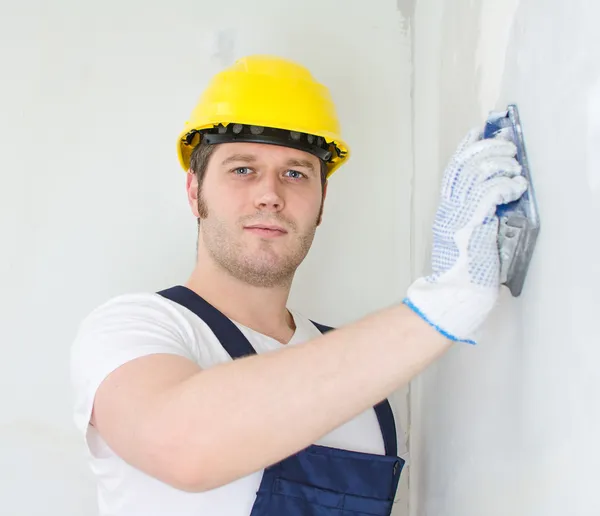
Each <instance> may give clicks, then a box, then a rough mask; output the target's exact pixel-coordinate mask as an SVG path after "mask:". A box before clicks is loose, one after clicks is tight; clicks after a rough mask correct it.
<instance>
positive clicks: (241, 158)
mask: <svg viewBox="0 0 600 516" xmlns="http://www.w3.org/2000/svg"><path fill="white" fill-rule="evenodd" d="M255 161H256V156H254V155H253V154H232V155H231V156H229V157H228V158H225V159H224V160H223V163H221V165H228V164H229V163H233V162H243V163H254V162H255Z"/></svg>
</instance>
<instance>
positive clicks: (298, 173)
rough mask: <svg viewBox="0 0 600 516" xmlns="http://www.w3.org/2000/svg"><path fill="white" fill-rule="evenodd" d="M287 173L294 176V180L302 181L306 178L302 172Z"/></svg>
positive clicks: (289, 171) (292, 171)
mask: <svg viewBox="0 0 600 516" xmlns="http://www.w3.org/2000/svg"><path fill="white" fill-rule="evenodd" d="M287 173H288V174H290V173H291V174H294V175H293V176H292V178H293V179H302V178H303V177H306V176H305V175H304V174H303V173H302V172H298V171H297V170H288V171H287Z"/></svg>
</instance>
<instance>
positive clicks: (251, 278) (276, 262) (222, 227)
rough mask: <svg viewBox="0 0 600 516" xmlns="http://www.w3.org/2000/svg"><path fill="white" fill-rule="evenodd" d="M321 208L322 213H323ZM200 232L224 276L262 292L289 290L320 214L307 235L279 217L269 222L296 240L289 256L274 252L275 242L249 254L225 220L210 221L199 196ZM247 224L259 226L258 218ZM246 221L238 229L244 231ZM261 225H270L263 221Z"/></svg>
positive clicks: (253, 218)
mask: <svg viewBox="0 0 600 516" xmlns="http://www.w3.org/2000/svg"><path fill="white" fill-rule="evenodd" d="M322 208H323V207H322V206H321V211H322ZM198 213H199V215H200V218H199V219H198V224H199V231H200V232H201V234H202V240H203V242H204V246H205V247H206V249H207V251H208V253H209V255H210V256H211V258H212V259H213V260H214V262H215V263H216V264H217V265H218V266H219V267H220V268H221V269H223V270H224V271H225V272H227V273H228V274H229V275H231V276H232V277H234V278H236V279H237V280H239V281H242V282H244V283H246V284H248V285H251V286H254V287H261V288H273V287H289V286H290V285H291V283H292V280H293V278H294V275H295V273H296V270H297V269H298V267H299V266H300V264H301V263H302V261H303V260H304V258H305V257H306V255H307V254H308V251H309V250H310V247H311V245H312V242H313V240H314V236H315V232H316V229H317V226H318V221H319V220H320V218H321V212H319V216H318V218H317V220H315V223H314V224H313V225H312V226H311V227H310V228H309V229H308V230H306V231H305V232H304V233H299V232H298V229H297V225H296V224H295V223H294V222H293V221H290V220H288V219H284V218H283V217H281V216H280V215H272V216H270V217H269V220H268V222H270V223H279V224H281V225H284V226H285V227H286V228H287V230H288V232H289V233H288V235H287V236H286V237H284V238H286V239H288V240H290V239H289V236H292V237H294V238H293V241H292V242H290V243H289V245H288V246H287V247H286V249H287V252H284V254H279V253H277V252H276V251H275V249H274V244H275V242H274V241H272V240H270V239H264V240H261V241H260V245H259V249H258V251H257V250H249V249H248V248H246V246H245V243H244V242H243V241H242V239H241V238H237V237H236V235H234V234H233V231H234V230H232V228H229V227H227V224H225V223H224V222H223V221H222V220H220V219H218V218H217V217H215V216H211V217H209V210H208V206H207V205H206V201H205V200H204V199H203V198H202V195H201V194H199V195H198ZM246 218H247V219H248V220H247V221H246V222H248V223H249V222H250V221H252V222H256V219H257V217H256V216H255V215H252V216H249V217H245V218H244V219H246ZM244 219H242V220H240V225H239V227H243V225H244V222H245V221H244ZM261 221H262V222H267V221H266V220H265V219H264V218H262V219H261Z"/></svg>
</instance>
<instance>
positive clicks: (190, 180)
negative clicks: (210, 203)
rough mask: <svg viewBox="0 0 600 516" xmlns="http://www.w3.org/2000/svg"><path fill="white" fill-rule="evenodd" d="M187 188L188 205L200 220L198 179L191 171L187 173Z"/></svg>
mask: <svg viewBox="0 0 600 516" xmlns="http://www.w3.org/2000/svg"><path fill="white" fill-rule="evenodd" d="M185 187H186V190H187V198H188V203H189V205H190V208H191V209H192V213H193V214H194V216H195V217H196V218H200V215H199V213H198V178H197V177H196V174H194V173H193V172H192V171H191V170H188V172H187V178H186V181H185Z"/></svg>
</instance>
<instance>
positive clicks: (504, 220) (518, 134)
mask: <svg viewBox="0 0 600 516" xmlns="http://www.w3.org/2000/svg"><path fill="white" fill-rule="evenodd" d="M499 132H502V133H504V134H503V136H505V137H508V138H510V139H511V140H512V141H513V143H514V144H515V145H516V147H517V156H516V158H517V161H518V162H519V164H520V165H521V167H522V175H523V176H524V177H525V179H527V182H528V188H527V191H526V192H525V193H524V194H523V195H522V196H521V198H520V199H519V200H517V201H514V202H511V203H508V204H503V205H500V206H498V209H497V210H496V214H497V215H498V218H499V221H500V227H499V229H498V247H499V250H500V280H501V283H502V284H503V285H506V286H507V287H508V289H509V290H510V293H511V294H512V295H513V296H515V297H517V296H519V295H521V290H522V289H523V283H524V282H525V276H526V275H527V270H528V268H529V262H530V261H531V257H532V255H533V250H534V247H535V243H536V240H537V236H538V233H539V231H540V219H539V216H538V209H537V204H536V199H535V191H534V189H533V182H532V179H531V172H530V170H529V162H528V160H527V153H526V151H525V141H524V139H523V130H522V127H521V121H520V119H519V112H518V110H517V106H515V105H514V104H511V105H509V106H508V109H507V110H506V111H502V112H491V113H490V115H489V118H488V120H487V123H486V125H485V129H484V133H483V136H484V138H491V137H493V136H495V135H496V134H498V133H499Z"/></svg>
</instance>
